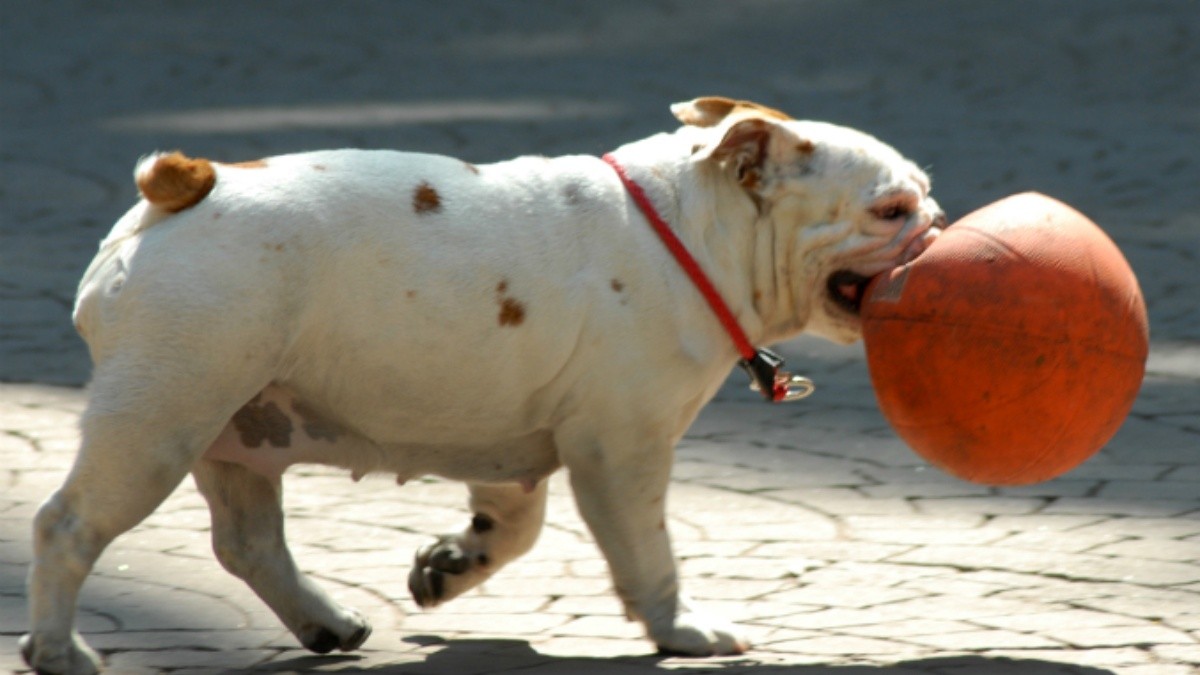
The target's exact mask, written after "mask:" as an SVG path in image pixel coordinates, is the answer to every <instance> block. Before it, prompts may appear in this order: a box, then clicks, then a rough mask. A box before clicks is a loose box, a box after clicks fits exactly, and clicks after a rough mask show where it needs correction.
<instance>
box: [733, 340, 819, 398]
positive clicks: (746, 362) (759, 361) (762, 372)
mask: <svg viewBox="0 0 1200 675" xmlns="http://www.w3.org/2000/svg"><path fill="white" fill-rule="evenodd" d="M738 364H739V365H740V366H741V367H742V369H743V370H745V371H746V374H748V375H749V376H750V388H751V389H753V390H754V391H757V392H760V393H761V394H762V395H763V397H764V398H766V399H767V400H768V401H771V402H774V403H790V402H792V401H799V400H800V399H802V398H806V397H808V395H809V394H811V393H813V391H815V390H816V385H814V384H813V381H812V380H810V379H808V378H807V377H804V376H802V375H794V374H792V373H789V372H787V371H783V370H780V368H781V367H783V357H782V356H780V355H778V354H776V353H775V352H773V351H771V350H769V349H761V348H760V349H757V350H755V352H754V357H753V358H750V359H742V360H741V361H739V362H738Z"/></svg>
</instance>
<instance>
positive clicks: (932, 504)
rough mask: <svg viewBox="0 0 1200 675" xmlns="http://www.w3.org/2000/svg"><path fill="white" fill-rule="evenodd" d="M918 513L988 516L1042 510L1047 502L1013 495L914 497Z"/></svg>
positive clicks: (914, 504) (913, 501)
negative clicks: (977, 514)
mask: <svg viewBox="0 0 1200 675" xmlns="http://www.w3.org/2000/svg"><path fill="white" fill-rule="evenodd" d="M912 504H913V506H914V507H915V508H916V511H917V512H918V513H928V514H933V515H937V514H943V513H945V514H952V515H958V514H975V513H979V514H983V515H987V516H998V515H1012V514H1030V513H1036V512H1037V511H1040V510H1041V509H1042V508H1043V507H1044V506H1045V505H1046V502H1045V500H1043V499H1033V498H1025V499H1019V498H1013V497H945V498H938V499H914V500H912Z"/></svg>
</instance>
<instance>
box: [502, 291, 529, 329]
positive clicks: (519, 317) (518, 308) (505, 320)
mask: <svg viewBox="0 0 1200 675" xmlns="http://www.w3.org/2000/svg"><path fill="white" fill-rule="evenodd" d="M506 293H508V279H501V280H500V283H498V284H496V304H498V305H500V314H499V316H498V317H497V320H498V321H499V322H500V325H501V326H520V325H521V323H522V322H523V321H525V304H524V303H522V302H521V301H519V300H515V299H513V298H510V297H507V296H506V295H505V294H506Z"/></svg>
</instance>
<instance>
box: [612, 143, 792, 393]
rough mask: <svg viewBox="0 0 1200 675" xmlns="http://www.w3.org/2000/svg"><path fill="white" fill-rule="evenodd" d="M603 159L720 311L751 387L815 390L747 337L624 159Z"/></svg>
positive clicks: (777, 390)
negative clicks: (626, 171)
mask: <svg viewBox="0 0 1200 675" xmlns="http://www.w3.org/2000/svg"><path fill="white" fill-rule="evenodd" d="M601 159H603V160H604V161H605V163H607V164H608V165H609V166H611V167H612V168H613V170H614V171H616V172H617V176H618V177H619V178H620V179H621V184H622V185H624V186H625V190H626V191H628V192H629V197H630V198H631V199H633V202H634V203H635V204H637V206H638V209H640V210H641V212H642V215H643V216H645V217H646V220H647V221H648V222H649V223H650V227H652V228H654V232H655V233H656V234H658V238H659V239H661V240H662V243H663V244H664V245H665V246H666V247H667V250H668V251H670V252H671V255H672V256H673V257H674V258H675V261H676V262H678V263H679V266H680V267H682V268H683V271H684V272H685V273H686V274H687V275H688V278H689V279H691V280H692V284H693V285H695V286H696V290H698V291H700V295H701V296H703V297H704V300H705V302H707V303H708V306H709V307H710V308H711V309H712V311H713V314H716V315H717V320H718V321H720V322H721V325H722V326H724V328H725V332H726V333H728V334H729V337H730V338H731V339H732V340H733V345H734V347H736V348H737V350H738V353H739V354H741V355H742V360H741V361H740V365H741V366H742V368H743V369H745V371H746V372H747V373H748V374H749V375H750V378H751V380H752V382H753V383H752V384H751V385H750V386H751V388H753V389H757V390H759V391H760V392H762V394H763V396H764V397H766V398H767V400H769V401H774V402H779V401H795V400H799V399H801V398H804V397H805V396H808V395H809V394H811V393H812V391H813V384H812V381H810V380H808V379H807V378H804V377H800V376H798V375H791V374H789V373H785V372H781V371H780V370H779V368H780V367H781V366H782V365H783V359H782V358H780V357H779V356H778V355H777V354H775V353H774V352H771V351H769V350H766V349H755V348H754V345H752V344H750V339H749V338H747V337H746V333H745V332H744V331H743V330H742V326H741V324H739V323H738V320H737V317H735V316H734V315H733V312H732V311H730V309H729V305H726V304H725V300H724V298H722V297H721V294H720V293H719V292H718V291H717V289H716V288H715V287H714V286H713V285H712V282H711V281H709V280H708V275H707V274H705V273H704V270H703V269H702V268H701V267H700V263H698V262H696V259H695V258H693V257H692V254H691V253H690V252H689V251H688V250H687V247H686V246H684V245H683V242H682V241H680V240H679V237H677V236H676V235H675V232H674V231H673V230H672V229H671V226H670V225H668V224H667V222H666V221H665V220H663V219H662V216H660V215H658V210H657V209H655V208H654V204H653V203H651V202H650V198H649V197H647V196H646V191H645V190H643V189H642V186H641V185H638V184H637V183H636V182H634V181H633V179H631V178H630V177H629V174H627V173H625V167H623V166H621V163H620V162H618V161H617V159H616V158H615V157H613V156H612V155H611V154H606V155H604V156H603V157H601Z"/></svg>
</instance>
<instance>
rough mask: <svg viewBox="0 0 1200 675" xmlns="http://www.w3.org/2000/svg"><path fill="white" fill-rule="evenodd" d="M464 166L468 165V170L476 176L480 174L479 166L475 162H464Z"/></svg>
mask: <svg viewBox="0 0 1200 675" xmlns="http://www.w3.org/2000/svg"><path fill="white" fill-rule="evenodd" d="M463 166H464V167H466V169H467V171H470V172H471V173H473V174H475V175H476V176H478V175H479V167H477V166H475V165H474V164H472V163H470V162H463Z"/></svg>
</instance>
